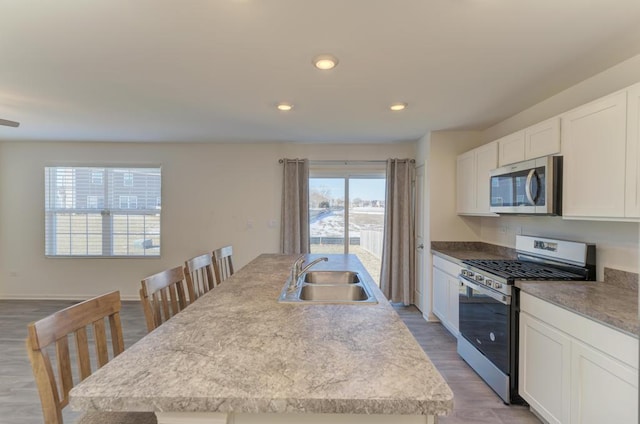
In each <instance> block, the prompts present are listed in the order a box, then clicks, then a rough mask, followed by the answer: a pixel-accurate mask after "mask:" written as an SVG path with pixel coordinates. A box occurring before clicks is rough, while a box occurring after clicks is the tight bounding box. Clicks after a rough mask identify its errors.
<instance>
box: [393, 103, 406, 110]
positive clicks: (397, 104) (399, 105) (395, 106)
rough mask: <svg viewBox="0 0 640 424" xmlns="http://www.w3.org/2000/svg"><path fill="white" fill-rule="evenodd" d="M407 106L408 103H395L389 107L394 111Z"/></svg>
mask: <svg viewBox="0 0 640 424" xmlns="http://www.w3.org/2000/svg"><path fill="white" fill-rule="evenodd" d="M406 107H407V104H406V103H394V104H392V105H391V106H389V109H391V110H392V111H394V112H398V111H400V110H404V109H406Z"/></svg>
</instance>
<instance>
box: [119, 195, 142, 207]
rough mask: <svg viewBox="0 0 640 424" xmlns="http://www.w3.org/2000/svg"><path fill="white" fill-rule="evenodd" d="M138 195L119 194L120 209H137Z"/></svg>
mask: <svg viewBox="0 0 640 424" xmlns="http://www.w3.org/2000/svg"><path fill="white" fill-rule="evenodd" d="M137 208H138V196H120V209H137Z"/></svg>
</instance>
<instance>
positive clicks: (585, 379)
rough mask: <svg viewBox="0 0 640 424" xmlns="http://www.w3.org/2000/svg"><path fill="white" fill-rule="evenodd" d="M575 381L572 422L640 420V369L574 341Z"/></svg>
mask: <svg viewBox="0 0 640 424" xmlns="http://www.w3.org/2000/svg"><path fill="white" fill-rule="evenodd" d="M571 384H572V390H571V402H570V403H571V422H572V423H580V424H599V423H637V422H638V372H637V369H635V370H634V369H633V368H632V367H629V366H628V365H625V364H623V363H621V362H620V361H617V360H615V359H614V358H612V357H611V356H609V355H606V354H604V353H602V352H600V351H599V350H597V349H594V348H593V347H591V346H589V345H586V344H584V343H580V342H578V341H574V342H573V343H572V345H571Z"/></svg>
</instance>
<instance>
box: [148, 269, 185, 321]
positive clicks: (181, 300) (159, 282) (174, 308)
mask: <svg viewBox="0 0 640 424" xmlns="http://www.w3.org/2000/svg"><path fill="white" fill-rule="evenodd" d="M184 279H185V278H184V271H183V269H182V267H180V266H178V267H175V268H171V269H167V270H165V271H162V272H159V273H157V274H153V275H151V276H149V277H147V278H145V279H144V280H142V281H141V285H142V288H141V289H140V301H141V302H142V309H143V310H144V317H145V320H146V321H147V330H148V331H149V332H151V331H153V330H155V329H156V328H158V327H159V326H160V324H162V323H164V322H166V321H167V320H168V319H169V318H171V317H172V316H174V315H176V314H177V313H178V312H180V311H182V310H183V309H184V308H186V307H187V306H189V304H190V303H191V302H193V300H194V299H193V297H192V296H191V295H189V298H187V295H186V292H185V289H184V284H185V282H184ZM189 291H190V290H189Z"/></svg>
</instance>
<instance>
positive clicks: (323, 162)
mask: <svg viewBox="0 0 640 424" xmlns="http://www.w3.org/2000/svg"><path fill="white" fill-rule="evenodd" d="M287 160H289V161H291V162H295V161H296V159H287ZM284 161H285V159H279V160H278V163H284ZM409 162H411V163H416V161H415V159H409ZM309 163H310V164H311V165H373V164H380V163H387V161H386V160H310V161H309Z"/></svg>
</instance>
